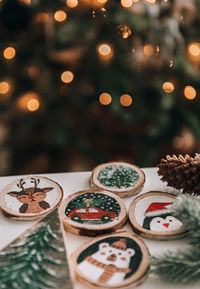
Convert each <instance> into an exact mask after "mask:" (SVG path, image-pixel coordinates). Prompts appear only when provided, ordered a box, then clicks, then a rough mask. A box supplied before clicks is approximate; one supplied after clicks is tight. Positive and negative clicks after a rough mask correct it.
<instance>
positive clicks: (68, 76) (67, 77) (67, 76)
mask: <svg viewBox="0 0 200 289" xmlns="http://www.w3.org/2000/svg"><path fill="white" fill-rule="evenodd" d="M73 79H74V74H73V72H71V71H64V72H63V73H62V74H61V80H62V82H64V83H70V82H72V80H73Z"/></svg>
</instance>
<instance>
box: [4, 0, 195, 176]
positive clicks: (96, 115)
mask: <svg viewBox="0 0 200 289" xmlns="http://www.w3.org/2000/svg"><path fill="white" fill-rule="evenodd" d="M199 31H200V1H199V0H196V1H195V0H188V1H185V0H172V1H170V0H162V1H161V0H160V1H158V0H157V1H156V0H145V1H142V0H140V1H139V0H121V1H120V0H67V1H64V0H54V1H49V0H18V1H16V0H0V39H1V41H0V116H1V118H0V174H1V175H6V174H23V173H45V172H61V171H81V170H90V169H92V168H93V166H95V165H96V164H99V163H101V162H105V161H110V160H125V161H129V162H134V163H136V164H138V165H140V166H154V165H156V164H157V162H158V160H159V159H160V157H161V156H164V155H165V154H167V153H170V154H171V153H190V154H193V153H194V152H198V151H199V150H200V142H199V140H200V117H199V114H200V101H199V100H200V99H199V91H200V81H199V76H200V34H199Z"/></svg>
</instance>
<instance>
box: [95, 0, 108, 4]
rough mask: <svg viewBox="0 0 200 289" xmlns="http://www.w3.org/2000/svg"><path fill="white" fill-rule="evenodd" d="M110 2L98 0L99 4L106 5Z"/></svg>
mask: <svg viewBox="0 0 200 289" xmlns="http://www.w3.org/2000/svg"><path fill="white" fill-rule="evenodd" d="M107 1H108V0H97V3H99V4H105V3H106V2H107Z"/></svg>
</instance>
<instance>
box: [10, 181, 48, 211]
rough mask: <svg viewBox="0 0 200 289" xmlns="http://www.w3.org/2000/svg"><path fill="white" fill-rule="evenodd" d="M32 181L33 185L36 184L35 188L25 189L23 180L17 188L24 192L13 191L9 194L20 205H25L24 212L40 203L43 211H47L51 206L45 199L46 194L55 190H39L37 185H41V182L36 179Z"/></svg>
mask: <svg viewBox="0 0 200 289" xmlns="http://www.w3.org/2000/svg"><path fill="white" fill-rule="evenodd" d="M31 180H32V181H31V183H33V184H34V187H30V188H24V185H25V182H23V179H21V180H20V182H19V184H17V186H18V187H19V188H21V189H22V190H21V191H19V192H16V191H13V192H9V193H7V194H8V195H10V196H12V197H16V198H17V200H18V201H19V202H20V203H23V204H24V207H23V208H21V210H23V212H25V210H27V209H28V206H29V205H32V204H33V203H35V204H36V203H38V204H39V205H40V206H41V207H42V208H43V209H46V208H47V207H48V206H49V204H48V203H47V202H45V201H44V199H45V198H46V195H47V194H46V193H47V192H49V191H51V190H53V188H52V187H50V188H43V189H40V188H37V185H38V184H39V182H40V180H39V179H34V178H31ZM25 204H26V207H25Z"/></svg>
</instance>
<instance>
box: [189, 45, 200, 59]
mask: <svg viewBox="0 0 200 289" xmlns="http://www.w3.org/2000/svg"><path fill="white" fill-rule="evenodd" d="M188 53H189V54H190V55H191V56H194V57H200V43H198V42H196V43H191V44H190V45H188Z"/></svg>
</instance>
